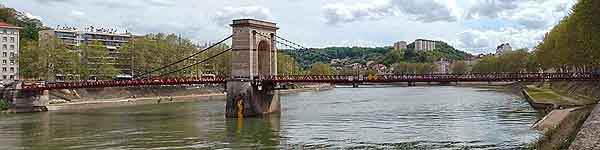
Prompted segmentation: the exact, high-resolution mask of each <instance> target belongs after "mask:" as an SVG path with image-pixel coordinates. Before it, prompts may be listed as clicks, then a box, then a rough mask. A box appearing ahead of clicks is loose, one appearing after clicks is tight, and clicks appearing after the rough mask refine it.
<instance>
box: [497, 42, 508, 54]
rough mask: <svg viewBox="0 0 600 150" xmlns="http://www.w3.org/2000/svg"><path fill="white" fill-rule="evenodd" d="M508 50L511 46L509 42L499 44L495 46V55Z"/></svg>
mask: <svg viewBox="0 0 600 150" xmlns="http://www.w3.org/2000/svg"><path fill="white" fill-rule="evenodd" d="M510 51H512V47H511V46H510V44H509V43H504V44H501V45H499V46H498V47H497V48H496V54H497V55H500V54H503V53H506V52H510Z"/></svg>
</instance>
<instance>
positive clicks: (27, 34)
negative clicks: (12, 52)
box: [0, 7, 45, 42]
mask: <svg viewBox="0 0 600 150" xmlns="http://www.w3.org/2000/svg"><path fill="white" fill-rule="evenodd" d="M0 21H2V22H6V23H9V24H12V25H15V26H19V27H22V28H23V30H21V41H22V42H24V41H32V40H33V41H37V40H38V31H40V30H42V29H44V28H45V27H44V25H43V24H42V22H41V21H40V20H38V19H33V18H29V17H27V16H26V15H25V13H23V12H19V11H17V10H15V9H13V8H6V7H0Z"/></svg>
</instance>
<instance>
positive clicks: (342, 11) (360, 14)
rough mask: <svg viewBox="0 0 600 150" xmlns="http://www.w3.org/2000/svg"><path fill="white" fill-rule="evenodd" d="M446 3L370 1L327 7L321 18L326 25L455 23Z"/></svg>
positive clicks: (427, 0)
mask: <svg viewBox="0 0 600 150" xmlns="http://www.w3.org/2000/svg"><path fill="white" fill-rule="evenodd" d="M449 3H450V2H449V1H439V0H419V1H414V0H374V1H363V2H355V3H354V4H352V5H348V4H346V3H333V4H327V5H325V6H324V7H323V10H322V11H323V12H322V14H323V17H324V18H325V21H326V23H327V24H332V25H337V24H343V23H350V22H357V21H364V20H380V19H384V18H385V17H388V16H399V15H402V14H404V15H406V16H408V17H409V18H410V19H412V20H415V21H420V22H426V23H429V22H436V21H447V22H454V21H456V17H457V16H456V13H455V11H454V10H453V9H454V8H452V7H450V6H451V5H449Z"/></svg>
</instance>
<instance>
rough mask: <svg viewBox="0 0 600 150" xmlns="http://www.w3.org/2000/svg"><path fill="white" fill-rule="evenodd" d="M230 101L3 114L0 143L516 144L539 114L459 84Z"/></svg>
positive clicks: (529, 134) (506, 96) (507, 97)
mask: <svg viewBox="0 0 600 150" xmlns="http://www.w3.org/2000/svg"><path fill="white" fill-rule="evenodd" d="M224 107H225V106H224V101H220V100H215V101H202V102H188V103H165V104H160V105H142V106H133V107H119V108H107V109H95V110H77V111H67V112H48V113H36V114H16V115H5V114H4V115H0V149H74V150H77V149H222V148H231V149H300V148H303V149H368V148H375V149H448V148H449V149H457V148H458V149H460V148H467V149H469V148H481V149H487V148H489V149H518V148H522V147H523V146H524V145H525V144H527V143H528V142H530V141H532V140H534V139H535V138H537V136H538V133H536V132H535V131H533V130H531V129H530V128H529V126H530V125H531V124H532V123H533V122H534V121H535V120H536V119H537V112H536V111H535V110H533V109H531V107H529V106H528V104H527V103H526V102H525V101H524V100H523V99H522V98H520V97H519V96H518V95H513V94H510V93H502V92H496V91H487V90H480V89H474V88H457V87H428V88H424V87H416V88H399V87H390V88H366V89H351V88H343V89H334V90H330V91H322V92H307V93H297V94H291V95H287V96H284V97H282V109H283V112H282V113H281V115H270V116H267V117H262V118H244V119H243V120H238V119H237V118H233V119H229V118H225V117H224V116H225V114H224V109H225V108H224Z"/></svg>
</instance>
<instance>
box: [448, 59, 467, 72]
mask: <svg viewBox="0 0 600 150" xmlns="http://www.w3.org/2000/svg"><path fill="white" fill-rule="evenodd" d="M450 70H451V72H452V73H454V74H462V73H466V72H467V63H465V62H464V61H457V62H454V63H452V65H450Z"/></svg>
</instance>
